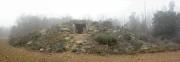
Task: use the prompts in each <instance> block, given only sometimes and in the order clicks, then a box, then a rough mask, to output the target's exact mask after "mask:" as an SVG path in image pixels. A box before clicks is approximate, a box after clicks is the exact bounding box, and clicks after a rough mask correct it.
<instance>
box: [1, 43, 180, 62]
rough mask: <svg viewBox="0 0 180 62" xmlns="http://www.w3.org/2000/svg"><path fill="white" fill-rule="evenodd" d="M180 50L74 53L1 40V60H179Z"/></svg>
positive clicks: (6, 61)
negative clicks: (28, 47) (16, 45)
mask: <svg viewBox="0 0 180 62" xmlns="http://www.w3.org/2000/svg"><path fill="white" fill-rule="evenodd" d="M179 58H180V51H176V52H164V53H151V54H136V55H106V56H99V55H95V54H74V53H69V52H65V53H48V54H45V53H40V52H32V51H27V50H26V49H23V48H14V47H11V46H10V45H8V43H6V42H0V62H179V61H180V59H179Z"/></svg>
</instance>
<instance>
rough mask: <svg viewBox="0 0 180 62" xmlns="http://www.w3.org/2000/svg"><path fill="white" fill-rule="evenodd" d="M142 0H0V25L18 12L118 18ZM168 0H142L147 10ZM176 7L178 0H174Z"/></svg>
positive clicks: (140, 5)
mask: <svg viewBox="0 0 180 62" xmlns="http://www.w3.org/2000/svg"><path fill="white" fill-rule="evenodd" d="M144 1H145V0H0V26H12V25H13V24H14V23H15V21H16V19H17V18H18V17H19V16H20V15H22V14H28V15H43V16H50V17H60V16H66V15H70V16H72V17H73V18H83V17H86V16H90V17H92V18H94V19H96V18H98V17H100V16H106V17H115V18H120V17H123V16H128V15H129V14H130V13H131V12H137V14H141V13H143V11H144ZM169 1H171V0H146V1H145V2H146V7H147V12H154V11H156V10H161V9H165V7H167V6H168V2H169ZM174 1H175V3H176V10H177V11H179V9H178V8H180V1H178V0H174Z"/></svg>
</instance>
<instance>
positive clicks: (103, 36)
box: [94, 33, 117, 46]
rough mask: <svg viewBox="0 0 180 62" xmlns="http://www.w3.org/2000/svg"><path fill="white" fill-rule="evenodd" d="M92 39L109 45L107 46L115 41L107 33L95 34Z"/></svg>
mask: <svg viewBox="0 0 180 62" xmlns="http://www.w3.org/2000/svg"><path fill="white" fill-rule="evenodd" d="M94 40H95V41H96V42H98V43H99V44H103V45H109V46H112V45H114V44H116V43H117V41H116V39H115V38H114V37H113V36H112V35H110V34H108V33H99V34H97V35H95V39H94Z"/></svg>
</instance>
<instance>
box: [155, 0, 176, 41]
mask: <svg viewBox="0 0 180 62" xmlns="http://www.w3.org/2000/svg"><path fill="white" fill-rule="evenodd" d="M174 5H175V4H174V2H172V1H171V2H170V3H169V11H158V12H157V13H155V14H154V18H153V20H154V22H153V26H154V28H153V35H154V36H157V37H162V39H165V38H166V39H167V38H172V37H174V36H175V35H176V32H177V25H178V24H177V20H178V16H177V14H176V12H175V11H174Z"/></svg>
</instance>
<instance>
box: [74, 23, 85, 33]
mask: <svg viewBox="0 0 180 62" xmlns="http://www.w3.org/2000/svg"><path fill="white" fill-rule="evenodd" d="M74 25H75V32H76V33H78V34H82V33H84V32H86V24H74Z"/></svg>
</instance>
